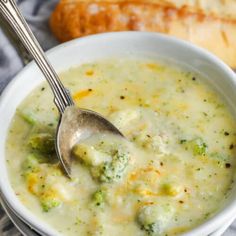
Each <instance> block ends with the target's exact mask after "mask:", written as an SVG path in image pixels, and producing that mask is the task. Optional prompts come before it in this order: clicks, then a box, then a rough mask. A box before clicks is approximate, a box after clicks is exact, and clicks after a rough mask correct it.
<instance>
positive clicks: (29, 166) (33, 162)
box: [23, 154, 39, 172]
mask: <svg viewBox="0 0 236 236" xmlns="http://www.w3.org/2000/svg"><path fill="white" fill-rule="evenodd" d="M38 164H39V160H38V158H37V157H36V156H35V155H34V154H29V155H28V156H27V157H26V160H25V161H24V162H23V170H24V171H26V172H27V171H31V170H33V169H35V168H36V167H37V166H38Z"/></svg>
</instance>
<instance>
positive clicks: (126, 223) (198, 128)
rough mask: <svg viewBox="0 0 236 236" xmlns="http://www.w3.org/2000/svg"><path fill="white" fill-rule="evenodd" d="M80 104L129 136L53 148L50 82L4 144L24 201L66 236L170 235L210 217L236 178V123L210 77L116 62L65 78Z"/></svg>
mask: <svg viewBox="0 0 236 236" xmlns="http://www.w3.org/2000/svg"><path fill="white" fill-rule="evenodd" d="M61 78H62V80H63V83H64V84H65V85H66V86H67V87H68V88H69V89H70V90H71V93H72V94H73V99H74V101H75V103H76V104H77V105H78V106H79V107H82V108H87V109H91V110H94V111H97V112H99V113H101V114H102V115H103V116H105V117H106V118H107V119H109V120H110V121H111V122H112V123H113V124H114V125H115V126H117V127H118V128H119V129H120V131H121V132H122V133H123V134H124V135H125V137H126V139H123V138H120V137H117V136H112V135H108V134H97V135H94V136H92V137H90V138H88V139H86V140H85V141H84V142H82V143H78V144H76V145H75V146H74V147H73V149H72V151H71V158H72V161H73V166H72V178H71V179H69V178H67V177H66V176H64V174H63V172H62V170H61V168H60V165H59V163H58V160H57V158H56V154H55V150H54V141H55V129H56V125H57V122H58V111H57V109H56V107H55V106H54V105H53V97H52V94H51V91H50V89H49V87H48V85H47V84H46V83H43V84H42V85H41V86H40V87H38V88H36V89H35V90H34V91H33V92H32V93H31V94H30V95H29V96H28V97H27V98H26V99H25V100H24V102H23V103H22V104H21V105H20V106H19V107H18V109H17V111H16V114H15V116H14V118H13V121H12V124H11V127H10V129H9V135H8V139H7V144H6V153H7V163H8V170H9V175H10V179H11V183H12V187H13V189H14V191H15V193H16V195H17V197H18V198H19V199H20V200H21V202H22V203H23V204H24V205H25V206H26V207H27V208H28V209H29V210H30V211H32V212H33V213H34V214H35V215H37V217H38V218H39V219H41V220H42V221H44V222H46V223H47V224H48V225H51V226H52V227H53V228H54V229H56V230H57V231H58V234H61V235H68V236H69V235H85V236H86V235H96V236H97V235H104V236H105V235H106V236H110V235H112V236H116V235H124V236H131V235H134V236H139V235H140V236H145V235H148V236H149V235H151V236H159V235H160V236H162V235H163V236H172V235H180V234H181V233H184V232H187V231H189V230H191V229H193V228H194V227H196V226H198V225H200V224H201V223H202V222H204V221H206V220H207V219H209V218H211V217H212V216H214V214H216V212H217V211H218V210H219V209H220V208H221V206H222V205H223V204H224V202H225V200H226V198H227V196H228V193H229V191H230V189H231V185H232V183H233V179H234V172H235V149H236V125H235V120H234V118H233V117H232V115H231V113H230V111H229V108H227V106H226V105H225V104H224V102H223V101H222V100H221V98H220V97H219V96H218V95H217V93H216V92H214V91H213V90H212V89H211V88H209V86H208V85H207V84H205V82H204V79H202V78H201V76H200V75H199V74H197V73H192V72H190V71H187V70H186V69H181V68H180V67H178V66H174V65H173V66H172V65H169V64H168V63H161V62H155V61H152V60H148V59H142V60H141V59H140V60H137V59H136V60H135V59H122V60H121V59H111V60H104V61H99V62H96V63H91V64H84V65H81V66H79V67H77V68H72V69H69V70H68V71H66V72H64V73H62V74H61Z"/></svg>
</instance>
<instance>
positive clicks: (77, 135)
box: [56, 106, 123, 176]
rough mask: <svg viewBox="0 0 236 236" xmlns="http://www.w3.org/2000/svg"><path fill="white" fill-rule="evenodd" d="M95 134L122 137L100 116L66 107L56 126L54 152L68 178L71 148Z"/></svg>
mask: <svg viewBox="0 0 236 236" xmlns="http://www.w3.org/2000/svg"><path fill="white" fill-rule="evenodd" d="M97 133H112V134H113V135H114V134H115V135H118V136H121V137H123V135H122V133H121V132H120V131H119V130H118V129H117V128H116V127H115V126H114V125H113V124H111V123H110V122H109V121H108V120H107V119H105V118H104V117H102V116H101V115H100V114H98V113H96V112H94V111H90V110H86V109H80V108H77V107H76V106H68V107H66V109H65V111H64V113H63V114H62V116H61V120H60V121H59V124H58V129H57V135H56V136H57V138H56V151H57V154H58V157H59V158H61V163H62V165H63V167H64V170H65V171H66V174H67V175H68V176H71V150H72V148H73V146H74V145H75V144H77V143H79V142H82V141H83V140H85V139H87V138H89V137H90V136H92V135H94V134H97Z"/></svg>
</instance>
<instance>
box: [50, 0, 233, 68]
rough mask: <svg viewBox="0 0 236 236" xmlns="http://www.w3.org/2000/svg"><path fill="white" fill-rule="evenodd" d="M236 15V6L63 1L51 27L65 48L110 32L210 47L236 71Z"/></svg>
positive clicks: (217, 0) (216, 0) (193, 0)
mask: <svg viewBox="0 0 236 236" xmlns="http://www.w3.org/2000/svg"><path fill="white" fill-rule="evenodd" d="M176 2H177V3H176ZM235 12H236V1H234V0H208V1H206V0H202V1H200V0H189V1H188V0H185V1H184V0H178V1H174V0H136V1H121V0H117V1H113V0H105V1H99V0H97V1H96V0H93V1H90V0H87V1H86V0H84V1H83V0H82V1H81V0H61V1H60V2H59V4H58V5H57V7H56V9H55V10H54V12H53V13H52V15H51V18H50V26H51V30H52V32H53V33H54V35H55V36H56V38H57V39H58V40H59V41H61V42H65V41H68V40H71V39H74V38H78V37H81V36H84V35H89V34H95V33H101V32H110V31H127V30H138V31H150V32H161V33H165V34H168V35H172V36H176V37H178V38H182V39H184V40H188V41H190V42H192V43H195V44H197V45H199V46H201V47H204V48H206V49H208V50H209V51H211V52H213V53H214V54H216V55H217V56H218V57H220V58H221V59H222V60H223V61H225V62H226V63H227V64H228V65H229V66H231V67H233V68H236V14H235Z"/></svg>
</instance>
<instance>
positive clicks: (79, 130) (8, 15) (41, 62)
mask: <svg viewBox="0 0 236 236" xmlns="http://www.w3.org/2000/svg"><path fill="white" fill-rule="evenodd" d="M0 13H1V14H2V16H3V17H4V18H5V19H6V21H7V22H8V23H9V25H10V26H11V27H12V29H13V30H14V32H15V33H16V35H17V36H18V38H19V40H20V41H21V42H22V44H23V45H24V46H25V48H26V49H27V50H28V51H29V53H30V54H31V55H32V57H33V59H34V60H35V62H36V63H37V65H38V67H39V68H40V69H41V71H42V73H43V74H44V76H45V78H46V79H47V81H48V83H49V85H50V87H51V89H52V92H53V93H54V103H55V105H56V106H57V108H58V110H59V112H60V120H59V123H58V126H57V134H56V144H55V148H56V152H57V156H58V158H59V160H60V162H61V164H62V167H63V169H64V171H65V173H66V174H67V175H68V176H69V177H70V176H71V149H72V147H73V146H74V145H75V144H76V143H78V142H80V141H82V140H83V139H85V138H88V137H89V136H91V135H93V134H95V133H104V132H109V133H112V134H115V135H120V136H122V137H123V135H122V134H121V133H120V131H119V130H118V129H117V128H116V127H115V126H114V125H112V124H111V123H110V122H109V121H108V120H106V119H105V118H103V117H102V116H101V115H99V114H98V113H95V112H93V111H89V110H85V109H80V108H77V107H76V106H75V105H74V102H73V100H72V98H71V95H70V93H69V91H68V90H67V89H66V88H65V87H64V86H63V84H62V83H61V81H60V79H59V77H58V75H57V74H56V72H55V70H54V69H53V67H52V65H51V64H50V63H49V61H48V60H47V58H46V56H45V54H44V52H43V50H42V48H41V47H40V45H39V43H38V41H37V39H36V38H35V37H34V35H33V33H32V31H31V30H30V28H29V26H28V24H27V23H26V21H25V19H24V17H23V16H22V14H21V13H20V11H19V9H18V7H17V5H16V3H15V1H14V0H0Z"/></svg>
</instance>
